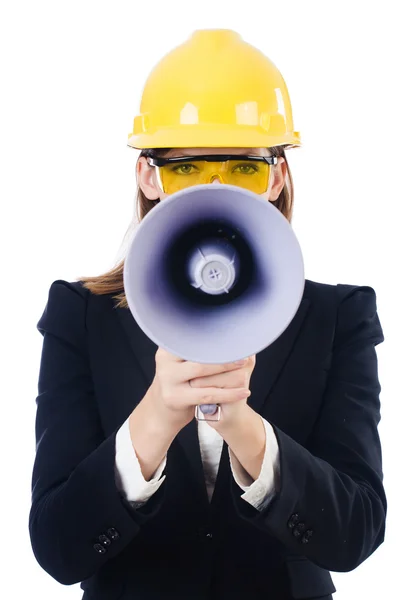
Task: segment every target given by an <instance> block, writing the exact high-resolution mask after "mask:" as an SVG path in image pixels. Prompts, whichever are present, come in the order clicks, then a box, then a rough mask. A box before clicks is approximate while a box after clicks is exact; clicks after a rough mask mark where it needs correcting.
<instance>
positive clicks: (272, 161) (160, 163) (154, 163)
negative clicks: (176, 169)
mask: <svg viewBox="0 0 397 600" xmlns="http://www.w3.org/2000/svg"><path fill="white" fill-rule="evenodd" d="M146 158H147V161H148V163H149V165H150V166H151V167H164V166H165V165H170V164H173V163H176V162H178V163H180V162H182V163H186V162H192V161H195V162H196V161H201V160H205V161H206V162H226V161H227V160H252V161H257V162H265V163H267V164H268V165H276V164H277V156H252V155H251V154H202V155H200V156H175V157H172V158H160V157H159V156H147V157H146Z"/></svg>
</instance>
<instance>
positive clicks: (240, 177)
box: [160, 160, 270, 194]
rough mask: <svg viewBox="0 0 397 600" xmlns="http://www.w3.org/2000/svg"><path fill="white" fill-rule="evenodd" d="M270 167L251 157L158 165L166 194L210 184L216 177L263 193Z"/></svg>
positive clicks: (223, 181)
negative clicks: (246, 158)
mask: <svg viewBox="0 0 397 600" xmlns="http://www.w3.org/2000/svg"><path fill="white" fill-rule="evenodd" d="M269 173H270V166H269V165H268V164H267V163H264V162H261V161H254V160H251V161H250V160H229V161H223V162H222V161H217V162H206V161H199V160H198V161H191V162H180V163H179V162H175V163H170V164H167V165H164V166H163V167H160V176H161V181H162V184H163V188H164V192H165V193H166V194H174V193H175V192H178V191H179V190H182V189H184V188H186V187H190V186H193V185H199V184H203V183H211V181H213V179H215V178H216V177H217V176H218V177H219V179H220V180H221V182H222V183H228V184H230V185H236V186H239V187H242V188H245V189H247V190H250V191H252V192H254V193H256V194H263V193H265V192H266V190H267V186H268V183H269Z"/></svg>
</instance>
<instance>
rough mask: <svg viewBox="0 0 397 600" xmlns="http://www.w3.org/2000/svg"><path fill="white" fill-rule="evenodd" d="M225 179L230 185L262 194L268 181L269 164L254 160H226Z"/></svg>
mask: <svg viewBox="0 0 397 600" xmlns="http://www.w3.org/2000/svg"><path fill="white" fill-rule="evenodd" d="M227 162H228V164H227V173H226V174H225V180H227V183H230V185H237V186H239V187H242V188H245V189H247V190H250V191H251V192H255V194H264V193H265V192H266V190H267V186H268V183H269V173H270V165H268V164H267V163H265V162H262V161H259V160H258V161H256V160H250V161H247V160H229V161H227Z"/></svg>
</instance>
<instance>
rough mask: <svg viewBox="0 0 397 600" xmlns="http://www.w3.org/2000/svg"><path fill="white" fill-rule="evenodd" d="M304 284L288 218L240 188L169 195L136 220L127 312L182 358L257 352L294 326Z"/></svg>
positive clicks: (209, 187)
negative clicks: (293, 320)
mask: <svg viewBox="0 0 397 600" xmlns="http://www.w3.org/2000/svg"><path fill="white" fill-rule="evenodd" d="M304 284H305V278H304V268H303V258H302V253H301V249H300V246H299V243H298V240H297V238H296V236H295V233H294V232H293V230H292V228H291V226H290V224H289V222H288V220H287V219H286V218H285V217H284V216H283V215H282V214H281V212H280V211H279V210H278V209H277V208H275V207H274V206H273V205H272V204H271V203H270V202H268V201H267V200H264V199H263V198H262V197H261V196H258V195H257V194H254V193H253V192H250V191H248V190H245V189H243V188H240V187H236V186H232V185H226V184H206V185H197V186H193V187H189V188H186V189H184V190H182V191H180V192H177V193H175V194H172V195H171V196H168V197H167V198H165V199H164V200H162V201H161V202H160V203H159V204H158V205H157V206H156V207H155V208H154V209H152V210H151V211H150V212H149V213H148V214H147V215H146V216H145V218H144V219H143V221H142V222H141V223H140V225H139V226H138V228H137V229H136V231H135V234H134V236H133V238H132V240H131V242H130V245H129V248H128V251H127V254H126V259H125V264H124V288H125V294H126V298H127V303H128V306H129V309H130V311H131V313H132V315H133V316H134V318H135V320H136V322H137V323H138V325H139V326H140V327H141V329H142V330H143V331H144V332H145V333H146V335H147V336H148V337H149V338H150V339H151V340H152V341H153V342H154V343H155V344H157V345H158V346H160V347H162V348H164V349H165V350H167V351H168V352H171V353H172V354H175V355H176V356H179V357H180V358H183V359H185V360H189V361H193V362H199V363H217V364H221V363H227V362H234V361H236V360H239V359H241V358H246V357H247V356H250V355H252V354H257V353H258V352H260V351H261V350H263V349H264V348H266V347H267V346H269V345H270V344H271V343H272V342H273V341H274V340H276V339H277V338H278V337H279V336H280V335H281V334H282V333H283V331H284V330H285V329H286V328H287V327H288V325H289V323H290V322H291V321H292V319H293V317H294V315H295V313H296V311H297V310H298V307H299V304H300V302H301V299H302V295H303V289H304Z"/></svg>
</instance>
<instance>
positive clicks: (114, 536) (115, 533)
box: [106, 527, 120, 540]
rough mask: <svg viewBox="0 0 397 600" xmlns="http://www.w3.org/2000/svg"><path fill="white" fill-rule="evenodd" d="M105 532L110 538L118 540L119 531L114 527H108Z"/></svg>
mask: <svg viewBox="0 0 397 600" xmlns="http://www.w3.org/2000/svg"><path fill="white" fill-rule="evenodd" d="M106 533H107V534H108V536H109V537H110V539H111V540H118V539H119V537H120V534H119V532H118V531H117V529H115V528H114V527H111V528H110V529H108V530H107V532H106Z"/></svg>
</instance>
